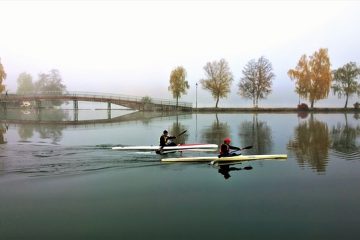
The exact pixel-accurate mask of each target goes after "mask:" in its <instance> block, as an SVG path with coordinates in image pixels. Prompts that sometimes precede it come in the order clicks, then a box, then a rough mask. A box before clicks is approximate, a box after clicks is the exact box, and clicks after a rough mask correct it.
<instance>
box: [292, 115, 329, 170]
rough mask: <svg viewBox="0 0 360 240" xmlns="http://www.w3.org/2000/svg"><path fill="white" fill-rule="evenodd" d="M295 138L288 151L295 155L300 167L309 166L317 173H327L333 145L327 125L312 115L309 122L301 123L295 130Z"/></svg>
mask: <svg viewBox="0 0 360 240" xmlns="http://www.w3.org/2000/svg"><path fill="white" fill-rule="evenodd" d="M294 136H295V137H294V139H293V140H290V141H289V143H288V149H289V150H291V151H293V152H294V153H295V156H296V158H297V161H298V163H299V164H300V166H304V165H306V164H308V165H309V166H311V167H312V168H313V169H316V171H317V172H325V171H326V165H327V162H328V155H329V153H328V151H329V147H330V144H331V139H330V134H329V129H328V126H327V124H326V123H324V122H321V121H318V120H316V119H315V118H314V117H313V115H312V114H311V117H310V118H309V119H308V120H306V121H304V122H300V123H299V125H298V126H297V127H296V128H295V132H294Z"/></svg>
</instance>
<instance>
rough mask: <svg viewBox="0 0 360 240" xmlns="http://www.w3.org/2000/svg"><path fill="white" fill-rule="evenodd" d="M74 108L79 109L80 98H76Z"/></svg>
mask: <svg viewBox="0 0 360 240" xmlns="http://www.w3.org/2000/svg"><path fill="white" fill-rule="evenodd" d="M74 109H75V111H77V110H78V109H79V102H78V100H74Z"/></svg>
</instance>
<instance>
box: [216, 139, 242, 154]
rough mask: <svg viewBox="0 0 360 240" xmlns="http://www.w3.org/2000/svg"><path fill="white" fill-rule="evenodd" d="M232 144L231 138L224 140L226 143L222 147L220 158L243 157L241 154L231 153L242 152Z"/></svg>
mask: <svg viewBox="0 0 360 240" xmlns="http://www.w3.org/2000/svg"><path fill="white" fill-rule="evenodd" d="M230 143H231V139H230V138H225V139H224V143H223V144H221V146H220V154H219V156H218V157H219V158H220V157H231V156H237V155H241V153H236V152H235V151H232V152H230V150H236V151H240V150H241V149H240V148H238V147H234V146H231V145H230Z"/></svg>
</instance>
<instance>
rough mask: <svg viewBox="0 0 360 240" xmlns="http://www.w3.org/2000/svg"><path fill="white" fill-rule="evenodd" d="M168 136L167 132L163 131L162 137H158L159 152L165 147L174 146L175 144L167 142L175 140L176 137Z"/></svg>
mask: <svg viewBox="0 0 360 240" xmlns="http://www.w3.org/2000/svg"><path fill="white" fill-rule="evenodd" d="M168 134H169V133H168V131H167V130H164V132H163V135H161V137H160V149H159V150H160V151H162V150H163V148H164V147H165V146H176V143H174V142H173V141H168V140H170V139H175V138H176V137H175V136H169V135H168Z"/></svg>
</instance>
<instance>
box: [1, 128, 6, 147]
mask: <svg viewBox="0 0 360 240" xmlns="http://www.w3.org/2000/svg"><path fill="white" fill-rule="evenodd" d="M5 133H6V126H4V125H3V124H1V125H0V144H5V143H6V141H5V136H4V135H5Z"/></svg>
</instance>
